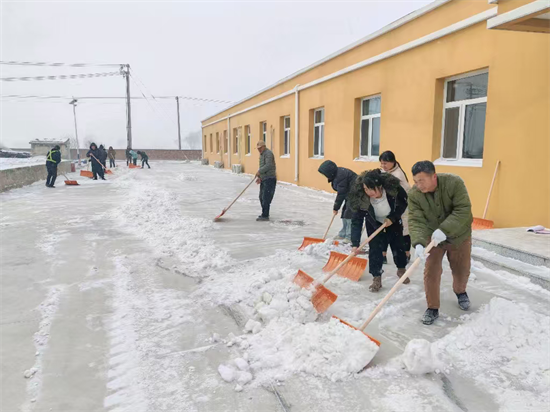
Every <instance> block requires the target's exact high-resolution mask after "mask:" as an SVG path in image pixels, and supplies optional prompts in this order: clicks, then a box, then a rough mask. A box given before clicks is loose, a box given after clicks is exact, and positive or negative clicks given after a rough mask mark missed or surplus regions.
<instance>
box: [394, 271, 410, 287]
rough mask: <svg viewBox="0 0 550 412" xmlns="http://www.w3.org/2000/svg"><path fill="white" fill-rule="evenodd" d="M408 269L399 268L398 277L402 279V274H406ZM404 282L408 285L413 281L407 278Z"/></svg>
mask: <svg viewBox="0 0 550 412" xmlns="http://www.w3.org/2000/svg"><path fill="white" fill-rule="evenodd" d="M406 271H407V269H397V277H398V278H399V279H401V276H403V275H404V274H405V272H406ZM403 283H404V284H405V285H408V284H409V283H411V280H410V279H409V278H407V279H405V280H404V281H403Z"/></svg>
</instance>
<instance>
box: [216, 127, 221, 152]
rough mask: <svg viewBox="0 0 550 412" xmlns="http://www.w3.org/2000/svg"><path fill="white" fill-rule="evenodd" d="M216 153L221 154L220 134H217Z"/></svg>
mask: <svg viewBox="0 0 550 412" xmlns="http://www.w3.org/2000/svg"><path fill="white" fill-rule="evenodd" d="M216 153H218V154H219V153H220V132H216Z"/></svg>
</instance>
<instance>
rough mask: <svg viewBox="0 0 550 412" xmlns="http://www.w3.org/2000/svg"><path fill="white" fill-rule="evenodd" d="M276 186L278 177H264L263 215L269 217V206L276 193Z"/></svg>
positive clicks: (262, 190) (262, 191)
mask: <svg viewBox="0 0 550 412" xmlns="http://www.w3.org/2000/svg"><path fill="white" fill-rule="evenodd" d="M275 187H277V179H276V178H274V177H268V178H266V179H262V183H260V204H261V205H262V217H269V208H270V206H271V201H272V200H273V196H274V195H275Z"/></svg>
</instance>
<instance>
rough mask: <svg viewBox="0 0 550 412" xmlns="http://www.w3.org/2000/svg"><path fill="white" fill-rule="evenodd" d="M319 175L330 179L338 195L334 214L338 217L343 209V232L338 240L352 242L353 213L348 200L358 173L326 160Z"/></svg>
mask: <svg viewBox="0 0 550 412" xmlns="http://www.w3.org/2000/svg"><path fill="white" fill-rule="evenodd" d="M319 173H321V174H322V175H324V176H325V177H326V178H327V179H328V182H329V183H330V184H331V186H332V189H333V190H335V191H336V192H337V193H338V194H337V195H336V200H335V201H334V206H333V213H334V214H335V215H337V214H338V211H339V210H340V208H342V230H340V233H338V236H337V237H336V239H342V240H344V241H346V242H351V218H352V215H353V212H352V211H351V208H350V207H349V205H348V200H347V198H348V194H349V192H350V190H351V188H352V187H353V185H354V183H355V180H356V179H357V173H355V172H354V171H353V170H350V169H346V168H345V167H338V166H336V163H334V162H333V161H331V160H325V161H324V162H323V163H322V164H321V166H319ZM342 206H343V207H342Z"/></svg>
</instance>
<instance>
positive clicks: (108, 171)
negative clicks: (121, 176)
mask: <svg viewBox="0 0 550 412" xmlns="http://www.w3.org/2000/svg"><path fill="white" fill-rule="evenodd" d="M90 156H92V157H93V158H94V159H95V160H97V163H99V164H100V165H101V167H102V168H103V170H105V173H106V174H108V175H112V174H113V172H112V171H110V170H109V169H107V168H106V167H105V165H104V164H103V163H101V162H100V161H99V159H98V158H97V157H95V156H94V155H93V154H91V153H90Z"/></svg>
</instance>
